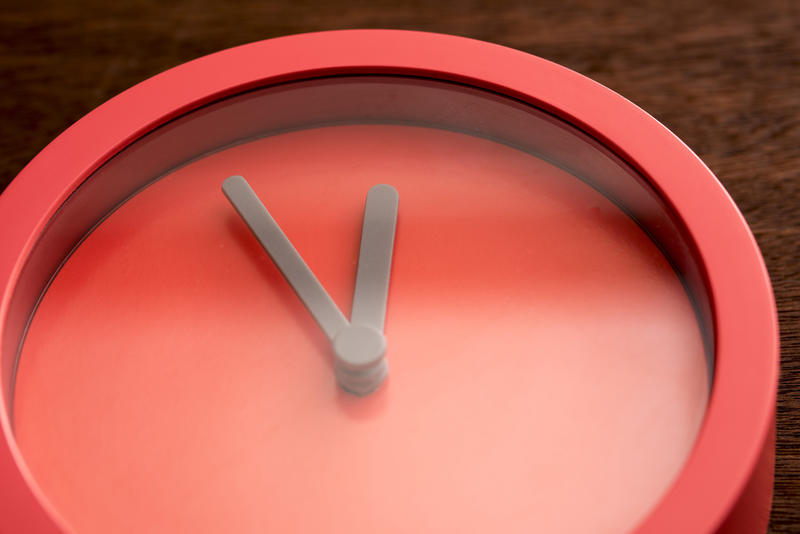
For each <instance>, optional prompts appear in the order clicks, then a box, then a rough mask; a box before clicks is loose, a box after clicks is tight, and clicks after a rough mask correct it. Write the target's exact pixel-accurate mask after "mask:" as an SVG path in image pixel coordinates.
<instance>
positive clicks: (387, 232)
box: [333, 185, 398, 395]
mask: <svg viewBox="0 0 800 534" xmlns="http://www.w3.org/2000/svg"><path fill="white" fill-rule="evenodd" d="M397 204H398V195H397V190H396V189H395V188H394V187H392V186H390V185H376V186H373V187H372V188H371V189H370V190H369V193H367V201H366V204H365V206H364V222H363V225H362V228H361V248H360V251H359V254H358V271H357V272H356V287H355V290H354V292H353V309H352V312H351V314H350V326H349V327H347V328H345V329H344V330H342V331H341V332H339V334H338V335H337V336H336V338H335V339H334V340H333V350H334V353H335V354H336V360H335V365H334V370H335V372H336V378H337V379H338V381H339V384H340V385H341V386H342V388H344V389H346V390H347V391H349V392H351V393H355V394H356V395H366V394H368V393H370V392H372V391H374V390H375V389H377V388H378V386H380V385H381V383H382V382H383V380H384V379H385V378H386V374H387V372H388V370H389V366H388V364H387V363H386V358H384V353H385V352H386V338H385V337H384V335H383V323H384V319H385V317H386V300H387V296H388V292H389V273H390V271H391V268H392V249H393V248H394V234H395V226H396V224H397Z"/></svg>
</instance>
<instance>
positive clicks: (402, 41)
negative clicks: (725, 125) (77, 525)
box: [0, 30, 779, 534]
mask: <svg viewBox="0 0 800 534" xmlns="http://www.w3.org/2000/svg"><path fill="white" fill-rule="evenodd" d="M343 74H384V75H392V74H395V75H410V76H423V77H427V78H433V79H438V80H444V81H453V82H459V83H464V84H467V85H470V86H474V87H478V88H482V89H488V90H491V91H495V92H497V93H500V94H503V95H506V96H510V97H513V98H516V99H518V100H520V101H523V102H526V103H529V104H531V105H533V106H535V107H537V108H540V109H543V110H545V111H548V112H549V113H552V114H553V115H555V116H557V117H558V118H560V119H562V120H564V121H566V122H568V123H570V124H572V125H574V126H575V127H577V128H578V129H580V130H582V131H584V132H586V133H587V134H588V135H590V136H591V137H593V138H595V139H597V140H598V141H600V142H601V143H602V144H603V145H605V146H606V147H607V148H609V149H610V150H612V151H613V152H614V153H616V154H617V155H618V156H620V157H621V158H622V159H623V160H625V161H626V162H627V163H628V164H630V165H631V166H632V167H633V168H635V169H636V170H637V171H638V172H639V173H640V174H641V175H642V176H643V177H645V179H646V180H647V181H648V183H649V184H650V185H651V186H652V187H653V189H654V190H655V191H656V192H657V193H659V195H660V196H661V197H662V199H664V201H665V202H666V203H667V204H668V205H669V206H670V208H671V209H672V210H673V211H674V213H675V214H677V216H678V217H679V218H680V220H681V222H682V223H683V224H684V226H685V228H686V230H687V233H688V234H689V236H690V238H691V239H692V240H693V241H694V244H695V245H696V250H697V253H698V256H699V258H700V262H701V263H702V265H703V266H704V268H705V271H706V276H707V286H708V292H709V300H710V301H711V305H712V309H713V315H714V330H715V340H716V358H715V375H714V384H713V388H712V391H711V395H710V398H709V403H708V407H707V410H706V415H705V419H704V422H703V425H702V428H701V429H700V432H699V434H698V437H697V440H696V442H695V445H694V448H693V450H692V452H691V453H690V455H689V458H688V459H687V461H686V463H685V465H684V467H683V469H682V470H681V472H680V474H679V475H678V476H677V478H676V480H675V481H674V482H673V484H672V486H671V488H670V489H669V490H668V492H667V493H666V494H665V495H664V496H663V497H662V499H661V501H660V502H659V504H658V505H656V507H655V508H654V509H653V510H651V511H650V512H649V514H648V516H647V517H646V518H645V519H644V521H643V522H642V523H641V524H640V525H639V527H638V528H637V530H636V532H638V533H642V534H644V533H647V534H654V533H665V534H666V533H672V532H686V533H704V534H707V533H711V532H714V531H716V529H717V528H719V527H720V525H722V524H723V522H724V521H725V519H726V518H727V517H728V515H729V514H730V513H731V510H732V509H733V508H735V507H736V505H737V502H738V501H739V499H740V497H741V495H742V493H743V492H744V491H745V487H746V486H747V485H748V483H749V482H750V480H751V478H753V477H754V471H756V470H757V469H764V467H763V466H762V463H761V462H760V459H761V458H762V454H763V453H764V452H765V451H766V450H767V449H768V448H770V447H771V442H770V433H771V431H772V428H773V421H774V411H775V401H776V394H777V377H778V361H779V350H778V333H777V312H776V310H775V303H774V298H773V295H772V289H771V285H770V281H769V276H768V274H767V271H766V267H765V265H764V262H763V259H762V257H761V254H760V252H759V249H758V246H757V244H756V241H755V238H754V237H753V235H752V233H751V232H750V229H749V228H748V227H747V224H746V222H745V220H744V218H743V216H742V215H741V213H740V212H739V211H738V209H737V207H736V205H735V204H734V203H733V200H732V199H731V198H730V196H729V195H728V193H727V192H726V191H725V189H724V188H723V186H722V185H721V184H720V183H719V181H718V180H717V179H716V177H715V176H714V175H713V174H712V173H711V171H710V170H709V169H708V168H707V167H706V166H705V165H704V164H703V163H702V161H700V159H699V158H698V157H697V156H696V155H695V154H694V153H693V152H692V151H691V150H690V149H689V148H688V147H687V146H686V145H685V144H683V142H682V141H680V140H679V139H678V138H677V137H676V136H675V135H674V134H672V133H671V132H670V131H669V130H668V129H667V128H666V127H664V126H663V125H662V124H660V123H659V122H658V121H656V120H655V119H654V118H653V117H651V116H650V115H648V114H647V113H646V112H645V111H643V110H642V109H640V108H639V107H637V106H636V105H635V104H633V103H631V102H630V101H628V100H626V99H625V98H623V97H622V96H620V95H618V94H617V93H614V92H613V91H611V90H610V89H607V88H606V87H604V86H602V85H600V84H598V83H596V82H594V81H592V80H590V79H589V78H586V77H584V76H582V75H580V74H578V73H576V72H574V71H571V70H569V69H566V68H564V67H561V66H559V65H556V64H554V63H551V62H549V61H547V60H544V59H541V58H538V57H536V56H532V55H529V54H527V53H524V52H521V51H518V50H514V49H510V48H505V47H502V46H499V45H494V44H490V43H486V42H482V41H476V40H473V39H468V38H464V37H455V36H449V35H442V34H432V33H424V32H411V31H403V30H341V31H333V32H318V33H310V34H301V35H294V36H287V37H280V38H276V39H270V40H266V41H260V42H256V43H251V44H246V45H242V46H239V47H235V48H231V49H228V50H224V51H222V52H217V53H215V54H211V55H209V56H205V57H202V58H199V59H196V60H193V61H190V62H188V63H185V64H182V65H179V66H177V67H175V68H172V69H170V70H168V71H165V72H163V73H161V74H159V75H156V76H154V77H153V78H150V79H148V80H146V81H144V82H142V83H140V84H138V85H136V86H134V87H132V88H131V89H128V90H127V91H125V92H123V93H121V94H120V95H118V96H116V97H114V98H112V99H111V100H109V101H108V102H106V103H105V104H103V105H101V106H100V107H98V108H97V109H95V110H94V111H92V112H90V113H89V114H87V115H86V116H85V117H84V118H82V119H81V120H80V121H78V122H77V123H75V124H74V125H73V126H71V127H70V128H68V129H67V130H66V131H65V132H64V133H62V134H61V135H60V136H58V137H57V138H56V139H55V140H54V141H53V142H51V143H50V144H49V145H48V146H47V147H45V148H44V149H43V150H42V151H41V152H40V153H39V154H38V155H37V156H36V157H35V158H34V159H33V160H32V161H31V162H30V163H29V164H28V165H27V166H26V167H25V168H24V169H23V170H22V171H21V172H20V173H19V175H18V176H17V177H16V179H15V180H13V181H12V183H11V184H10V185H9V186H8V188H7V189H6V191H5V192H3V194H2V195H0V228H4V231H5V232H6V235H5V236H4V239H3V242H2V243H0V284H2V286H1V287H2V289H3V293H2V300H0V339H3V338H4V336H5V335H6V328H5V325H6V319H7V316H8V311H9V305H10V301H11V297H12V295H13V292H14V288H15V283H16V280H17V278H18V276H19V273H20V271H21V269H22V268H23V266H24V263H25V258H26V257H27V256H28V254H29V253H30V252H31V249H32V247H33V245H34V243H35V241H36V239H37V237H38V235H39V234H40V233H41V232H42V231H43V229H44V228H45V227H46V225H47V223H48V221H49V220H50V218H51V217H52V216H53V215H54V214H55V213H56V211H57V210H58V209H59V207H60V206H61V205H62V204H63V203H64V202H65V201H66V199H67V198H68V196H69V195H70V194H71V193H72V192H73V191H74V190H75V189H76V188H77V187H78V186H79V185H80V184H81V183H82V182H83V181H84V180H85V179H86V178H88V177H89V176H90V175H91V174H92V173H93V172H94V171H95V170H97V169H98V168H99V167H100V166H101V165H102V164H104V163H105V162H106V161H108V160H109V159H110V158H111V157H112V156H113V155H115V154H116V153H118V152H119V151H120V150H122V149H123V148H124V147H126V146H128V145H130V144H131V143H133V142H134V141H135V140H137V139H139V138H141V137H142V136H143V135H145V134H146V133H148V132H150V131H152V130H153V129H155V128H157V127H158V126H160V125H162V124H164V123H166V122H168V121H170V120H172V119H174V118H176V117H178V116H181V115H183V114H185V113H187V112H190V111H192V110H194V109H197V108H199V107H201V106H203V105H206V104H208V103H210V102H213V101H216V100H219V99H222V98H225V97H228V96H231V95H233V94H237V93H241V92H243V91H247V90H250V89H255V88H261V87H265V86H269V85H274V84H277V83H284V82H289V81H298V80H304V79H310V78H317V77H321V76H331V75H343ZM97 132H104V134H103V135H102V136H98V135H97ZM98 137H100V138H98ZM54 170H57V171H58V172H54ZM5 404H6V403H5V396H0V430H1V431H2V432H1V433H2V437H0V480H4V481H5V482H3V484H0V512H1V513H0V517H3V518H5V519H3V521H7V522H8V523H7V524H5V523H4V524H2V525H0V526H10V527H14V526H16V527H17V528H21V527H22V526H23V525H24V527H25V528H26V530H27V531H28V532H31V533H32V534H51V533H52V534H55V533H61V532H68V531H69V528H68V527H67V525H66V523H65V522H64V521H63V519H62V518H60V516H59V515H58V512H57V511H56V510H55V509H54V507H53V506H52V505H51V504H50V503H49V501H48V499H47V498H46V496H45V495H44V494H43V493H42V491H41V490H40V489H39V488H38V486H37V485H36V483H35V481H34V479H33V476H32V474H31V473H30V471H29V470H28V468H27V466H26V465H25V462H24V460H23V458H22V455H21V453H20V451H19V449H18V447H17V446H16V442H15V441H14V439H13V433H12V431H11V424H10V421H9V417H8V413H7V407H6V406H5ZM768 468H769V469H770V470H771V469H772V466H771V465H769V466H768ZM769 475H770V479H771V471H770V473H769ZM761 498H762V499H766V505H767V506H768V504H769V500H770V499H771V490H770V492H769V495H768V496H767V495H762V496H761ZM763 504H764V503H762V505H763Z"/></svg>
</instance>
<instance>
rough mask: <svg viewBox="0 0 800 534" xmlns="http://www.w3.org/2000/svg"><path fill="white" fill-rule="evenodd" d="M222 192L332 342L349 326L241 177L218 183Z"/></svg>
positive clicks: (232, 177) (233, 177)
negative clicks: (220, 184)
mask: <svg viewBox="0 0 800 534" xmlns="http://www.w3.org/2000/svg"><path fill="white" fill-rule="evenodd" d="M222 191H223V192H224V193H225V196H226V197H228V200H229V201H230V202H231V204H233V207H234V208H236V211H237V212H238V213H239V215H240V216H241V217H242V219H244V221H245V223H247V226H248V227H249V228H250V231H252V232H253V234H254V235H255V236H256V239H258V241H259V243H261V246H262V247H264V250H265V251H266V252H267V254H269V256H270V258H272V261H273V262H275V265H277V267H278V269H279V270H280V271H281V274H283V276H284V277H285V278H286V281H287V282H289V285H290V286H292V289H294V291H295V293H297V296H298V297H299V298H300V300H301V301H302V302H303V304H304V305H305V307H306V308H307V309H308V311H309V312H310V313H311V316H312V317H314V319H315V320H316V321H317V323H318V324H319V326H320V328H322V330H323V332H325V335H326V336H328V339H330V340H331V341H333V339H334V338H335V337H336V334H338V333H339V332H340V331H342V330H343V329H344V328H345V327H347V326H349V323H348V322H347V319H346V318H345V317H344V315H342V312H341V311H340V310H339V308H338V306H336V303H335V302H333V299H331V297H330V295H328V292H327V291H325V288H324V287H322V284H320V283H319V280H317V277H316V276H314V273H312V272H311V269H309V267H308V265H306V262H305V261H303V258H302V257H301V256H300V254H299V253H298V252H297V250H296V249H295V248H294V246H293V245H292V243H291V242H290V241H289V239H288V238H287V237H286V234H284V233H283V230H281V228H280V226H278V223H277V222H275V219H273V218H272V215H270V213H269V211H267V208H265V207H264V204H262V203H261V201H260V200H259V199H258V196H256V194H255V192H254V191H253V189H252V188H251V187H250V185H249V184H248V183H247V181H246V180H245V179H244V178H243V177H241V176H231V177H229V178H227V179H226V180H225V181H224V182H223V183H222Z"/></svg>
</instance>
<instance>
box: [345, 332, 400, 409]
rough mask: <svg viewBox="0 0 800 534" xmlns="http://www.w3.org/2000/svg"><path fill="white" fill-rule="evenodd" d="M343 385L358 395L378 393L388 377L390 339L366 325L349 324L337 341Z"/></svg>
mask: <svg viewBox="0 0 800 534" xmlns="http://www.w3.org/2000/svg"><path fill="white" fill-rule="evenodd" d="M333 352H334V356H335V365H334V367H335V371H336V378H337V380H338V381H339V385H341V386H342V388H343V389H345V390H346V391H349V392H350V393H354V394H356V395H367V394H369V393H371V392H373V391H375V390H376V389H377V388H378V386H380V385H381V383H382V382H383V380H384V379H385V378H386V373H387V371H388V365H387V363H386V359H385V358H384V357H383V356H384V354H385V353H386V338H385V337H384V335H383V334H382V333H381V332H380V331H378V330H377V329H375V328H373V327H371V326H366V325H349V326H347V327H345V328H343V329H342V330H341V331H340V332H339V333H338V334H337V335H336V337H335V338H334V339H333Z"/></svg>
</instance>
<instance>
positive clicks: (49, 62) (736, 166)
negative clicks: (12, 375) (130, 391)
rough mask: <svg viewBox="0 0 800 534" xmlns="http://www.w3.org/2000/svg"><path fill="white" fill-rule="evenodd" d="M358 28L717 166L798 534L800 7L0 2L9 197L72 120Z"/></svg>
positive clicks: (782, 520)
mask: <svg viewBox="0 0 800 534" xmlns="http://www.w3.org/2000/svg"><path fill="white" fill-rule="evenodd" d="M363 27H378V28H403V29H418V30H427V31H436V32H443V33H452V34H457V35H464V36H469V37H473V38H477V39H483V40H487V41H493V42H496V43H499V44H503V45H507V46H510V47H514V48H518V49H521V50H524V51H527V52H530V53H533V54H536V55H539V56H542V57H545V58H548V59H550V60H552V61H555V62H557V63H560V64H562V65H565V66H567V67H569V68H572V69H574V70H577V71H578V72H581V73H583V74H585V75H587V76H589V77H591V78H594V79H595V80H597V81H599V82H601V83H603V84H605V85H607V86H608V87H610V88H611V89H613V90H615V91H617V92H619V93H621V94H622V95H623V96H625V97H627V98H628V99H630V100H632V101H633V102H635V103H636V104H638V105H639V106H641V107H643V108H644V109H646V110H647V111H649V112H650V113H651V114H652V115H654V116H655V117H656V118H657V119H659V120H660V121H661V122H663V123H664V124H666V126H667V127H669V128H670V129H671V130H672V131H673V132H675V133H676V134H677V135H678V136H679V137H680V138H682V139H683V140H684V141H685V142H686V143H687V144H688V145H689V146H690V147H691V148H692V149H693V150H694V151H695V152H697V153H698V154H699V155H700V157H701V158H702V159H703V160H704V161H705V162H706V163H707V164H708V165H709V166H710V167H711V169H712V170H713V171H714V172H715V173H716V175H717V176H718V177H719V179H720V180H721V181H722V182H723V184H724V185H725V187H726V188H727V189H728V191H730V193H731V195H732V196H733V198H734V200H735V201H736V203H737V204H738V205H739V207H740V209H741V210H742V212H743V213H744V216H745V218H746V219H747V221H748V222H749V224H750V226H751V227H752V229H753V232H754V233H755V236H756V238H757V239H758V242H759V244H760V246H761V250H762V252H763V254H764V257H765V259H766V262H767V266H768V268H769V271H770V274H771V276H772V281H773V285H774V288H775V295H776V299H777V303H778V309H779V314H780V323H781V342H782V370H781V386H780V394H779V400H778V445H777V473H776V480H775V500H774V506H773V512H772V520H771V526H770V531H771V532H772V533H773V534H783V533H798V532H800V300H799V298H800V250H799V249H798V243H800V239H799V238H800V210H798V208H799V207H800V2H798V1H797V0H753V1H744V0H731V1H711V2H699V1H687V0H680V1H673V2H664V1H662V0H659V1H645V2H635V3H634V2H617V1H613V0H607V1H592V0H565V1H555V0H546V1H540V2H533V1H529V2H523V1H499V0H496V1H488V0H484V1H481V0H469V1H466V0H465V1H460V2H457V1H440V2H423V1H410V2H405V3H399V2H381V1H374V2H352V1H338V2H325V1H301V0H294V1H286V2H265V1H254V0H253V1H251V0H248V1H242V0H236V1H227V2H215V1H211V0H205V1H194V2H191V1H187V0H173V1H170V2H163V1H159V0H140V1H133V2H126V1H120V2H107V1H98V0H91V1H83V2H71V3H70V2H66V1H63V0H62V1H52V2H41V1H37V0H30V1H25V2H23V1H9V0H0V51H1V52H0V117H2V120H0V187H4V186H5V185H6V184H7V183H8V182H9V181H11V180H12V179H13V177H14V176H15V175H16V174H17V172H19V170H20V169H21V168H22V167H23V166H24V165H25V163H26V162H27V161H28V160H30V159H31V158H32V157H33V156H35V155H36V153H37V152H38V151H39V150H41V149H42V148H43V147H44V146H45V144H46V143H48V142H49V141H50V140H51V139H53V138H54V137H55V136H56V135H58V134H59V133H60V132H61V131H62V130H63V129H64V128H66V127H67V126H68V125H70V124H71V123H72V122H74V121H76V120H77V119H79V118H80V117H81V116H82V115H84V114H86V113H87V112H88V111H90V110H91V109H93V108H94V107H96V106H97V105H99V104H100V103H102V102H103V101H105V100H107V99H108V98H110V97H112V96H113V95H115V94H116V93H118V92H120V91H122V90H123V89H125V88H127V87H129V86H131V85H133V84H135V83H137V82H139V81H141V80H143V79H145V78H147V77H149V76H152V75H154V74H156V73H158V72H160V71H162V70H165V69H167V68H169V67H172V66H175V65H177V64H179V63H182V62H184V61H187V60H189V59H193V58H195V57H197V56H201V55H204V54H207V53H210V52H213V51H216V50H219V49H222V48H227V47H230V46H234V45H238V44H242V43H246V42H250V41H255V40H260V39H265V38H269V37H274V36H278V35H284V34H289V33H298V32H306V31H316V30H327V29H342V28H363ZM0 231H1V230H0ZM676 534H677V533H676Z"/></svg>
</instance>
